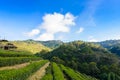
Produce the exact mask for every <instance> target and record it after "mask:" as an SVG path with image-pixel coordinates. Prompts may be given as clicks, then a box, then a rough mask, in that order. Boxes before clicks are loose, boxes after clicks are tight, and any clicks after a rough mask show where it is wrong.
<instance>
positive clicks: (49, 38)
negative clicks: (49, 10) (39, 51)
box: [36, 33, 54, 41]
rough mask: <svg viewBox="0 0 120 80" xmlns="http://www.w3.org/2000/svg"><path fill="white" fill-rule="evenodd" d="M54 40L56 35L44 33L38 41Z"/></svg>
mask: <svg viewBox="0 0 120 80" xmlns="http://www.w3.org/2000/svg"><path fill="white" fill-rule="evenodd" d="M53 39H54V35H53V34H50V33H43V34H42V35H40V36H39V37H38V38H37V39H36V40H42V41H46V40H53Z"/></svg>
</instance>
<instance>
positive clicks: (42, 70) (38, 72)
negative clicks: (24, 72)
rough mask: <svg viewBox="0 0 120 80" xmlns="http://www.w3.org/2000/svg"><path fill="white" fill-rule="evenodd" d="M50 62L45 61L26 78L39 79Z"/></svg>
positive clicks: (29, 79) (30, 79)
mask: <svg viewBox="0 0 120 80" xmlns="http://www.w3.org/2000/svg"><path fill="white" fill-rule="evenodd" d="M49 64H50V62H48V63H46V64H45V65H44V66H43V67H41V68H40V69H39V70H38V71H37V72H35V73H34V74H33V75H32V76H30V77H29V78H28V79H27V80H40V79H41V78H42V77H43V76H44V75H45V69H46V68H47V67H48V66H49Z"/></svg>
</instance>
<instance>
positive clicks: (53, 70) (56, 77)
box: [41, 63, 97, 80]
mask: <svg viewBox="0 0 120 80" xmlns="http://www.w3.org/2000/svg"><path fill="white" fill-rule="evenodd" d="M41 80H97V79H96V78H92V77H90V76H87V75H84V74H81V73H79V72H77V71H74V70H73V69H71V68H68V67H65V66H63V65H57V64H56V63H52V64H51V66H49V67H48V68H47V69H46V75H45V76H44V77H43V78H42V79H41Z"/></svg>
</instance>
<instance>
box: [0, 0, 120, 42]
mask: <svg viewBox="0 0 120 80" xmlns="http://www.w3.org/2000/svg"><path fill="white" fill-rule="evenodd" d="M119 30H120V0H46V1H45V0H0V36H1V38H4V37H5V38H6V39H8V40H26V39H34V40H53V39H55V40H58V39H59V40H62V41H73V40H84V41H103V40H109V39H120V31H119Z"/></svg>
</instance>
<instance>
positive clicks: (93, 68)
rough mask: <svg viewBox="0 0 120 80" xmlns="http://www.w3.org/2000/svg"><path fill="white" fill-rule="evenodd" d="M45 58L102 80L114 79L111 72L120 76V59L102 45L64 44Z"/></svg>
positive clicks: (77, 42)
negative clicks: (110, 77)
mask: <svg viewBox="0 0 120 80" xmlns="http://www.w3.org/2000/svg"><path fill="white" fill-rule="evenodd" d="M42 56H43V55H42ZM43 58H45V59H49V60H51V61H54V62H56V63H60V64H64V65H66V66H68V67H71V68H73V69H74V70H77V71H79V72H82V73H85V74H87V75H91V76H94V77H96V78H99V79H102V80H106V78H108V77H109V76H112V77H113V75H110V74H111V72H112V73H113V74H114V75H116V76H120V72H119V70H120V62H119V61H120V59H119V58H118V57H117V56H115V55H113V54H112V53H110V52H109V51H108V50H107V49H105V48H103V47H101V46H100V45H97V44H93V43H89V42H83V41H74V42H69V43H66V44H63V45H61V46H60V47H58V48H57V49H55V50H53V51H52V52H50V53H49V54H45V55H44V56H43ZM115 78H118V77H115Z"/></svg>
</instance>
